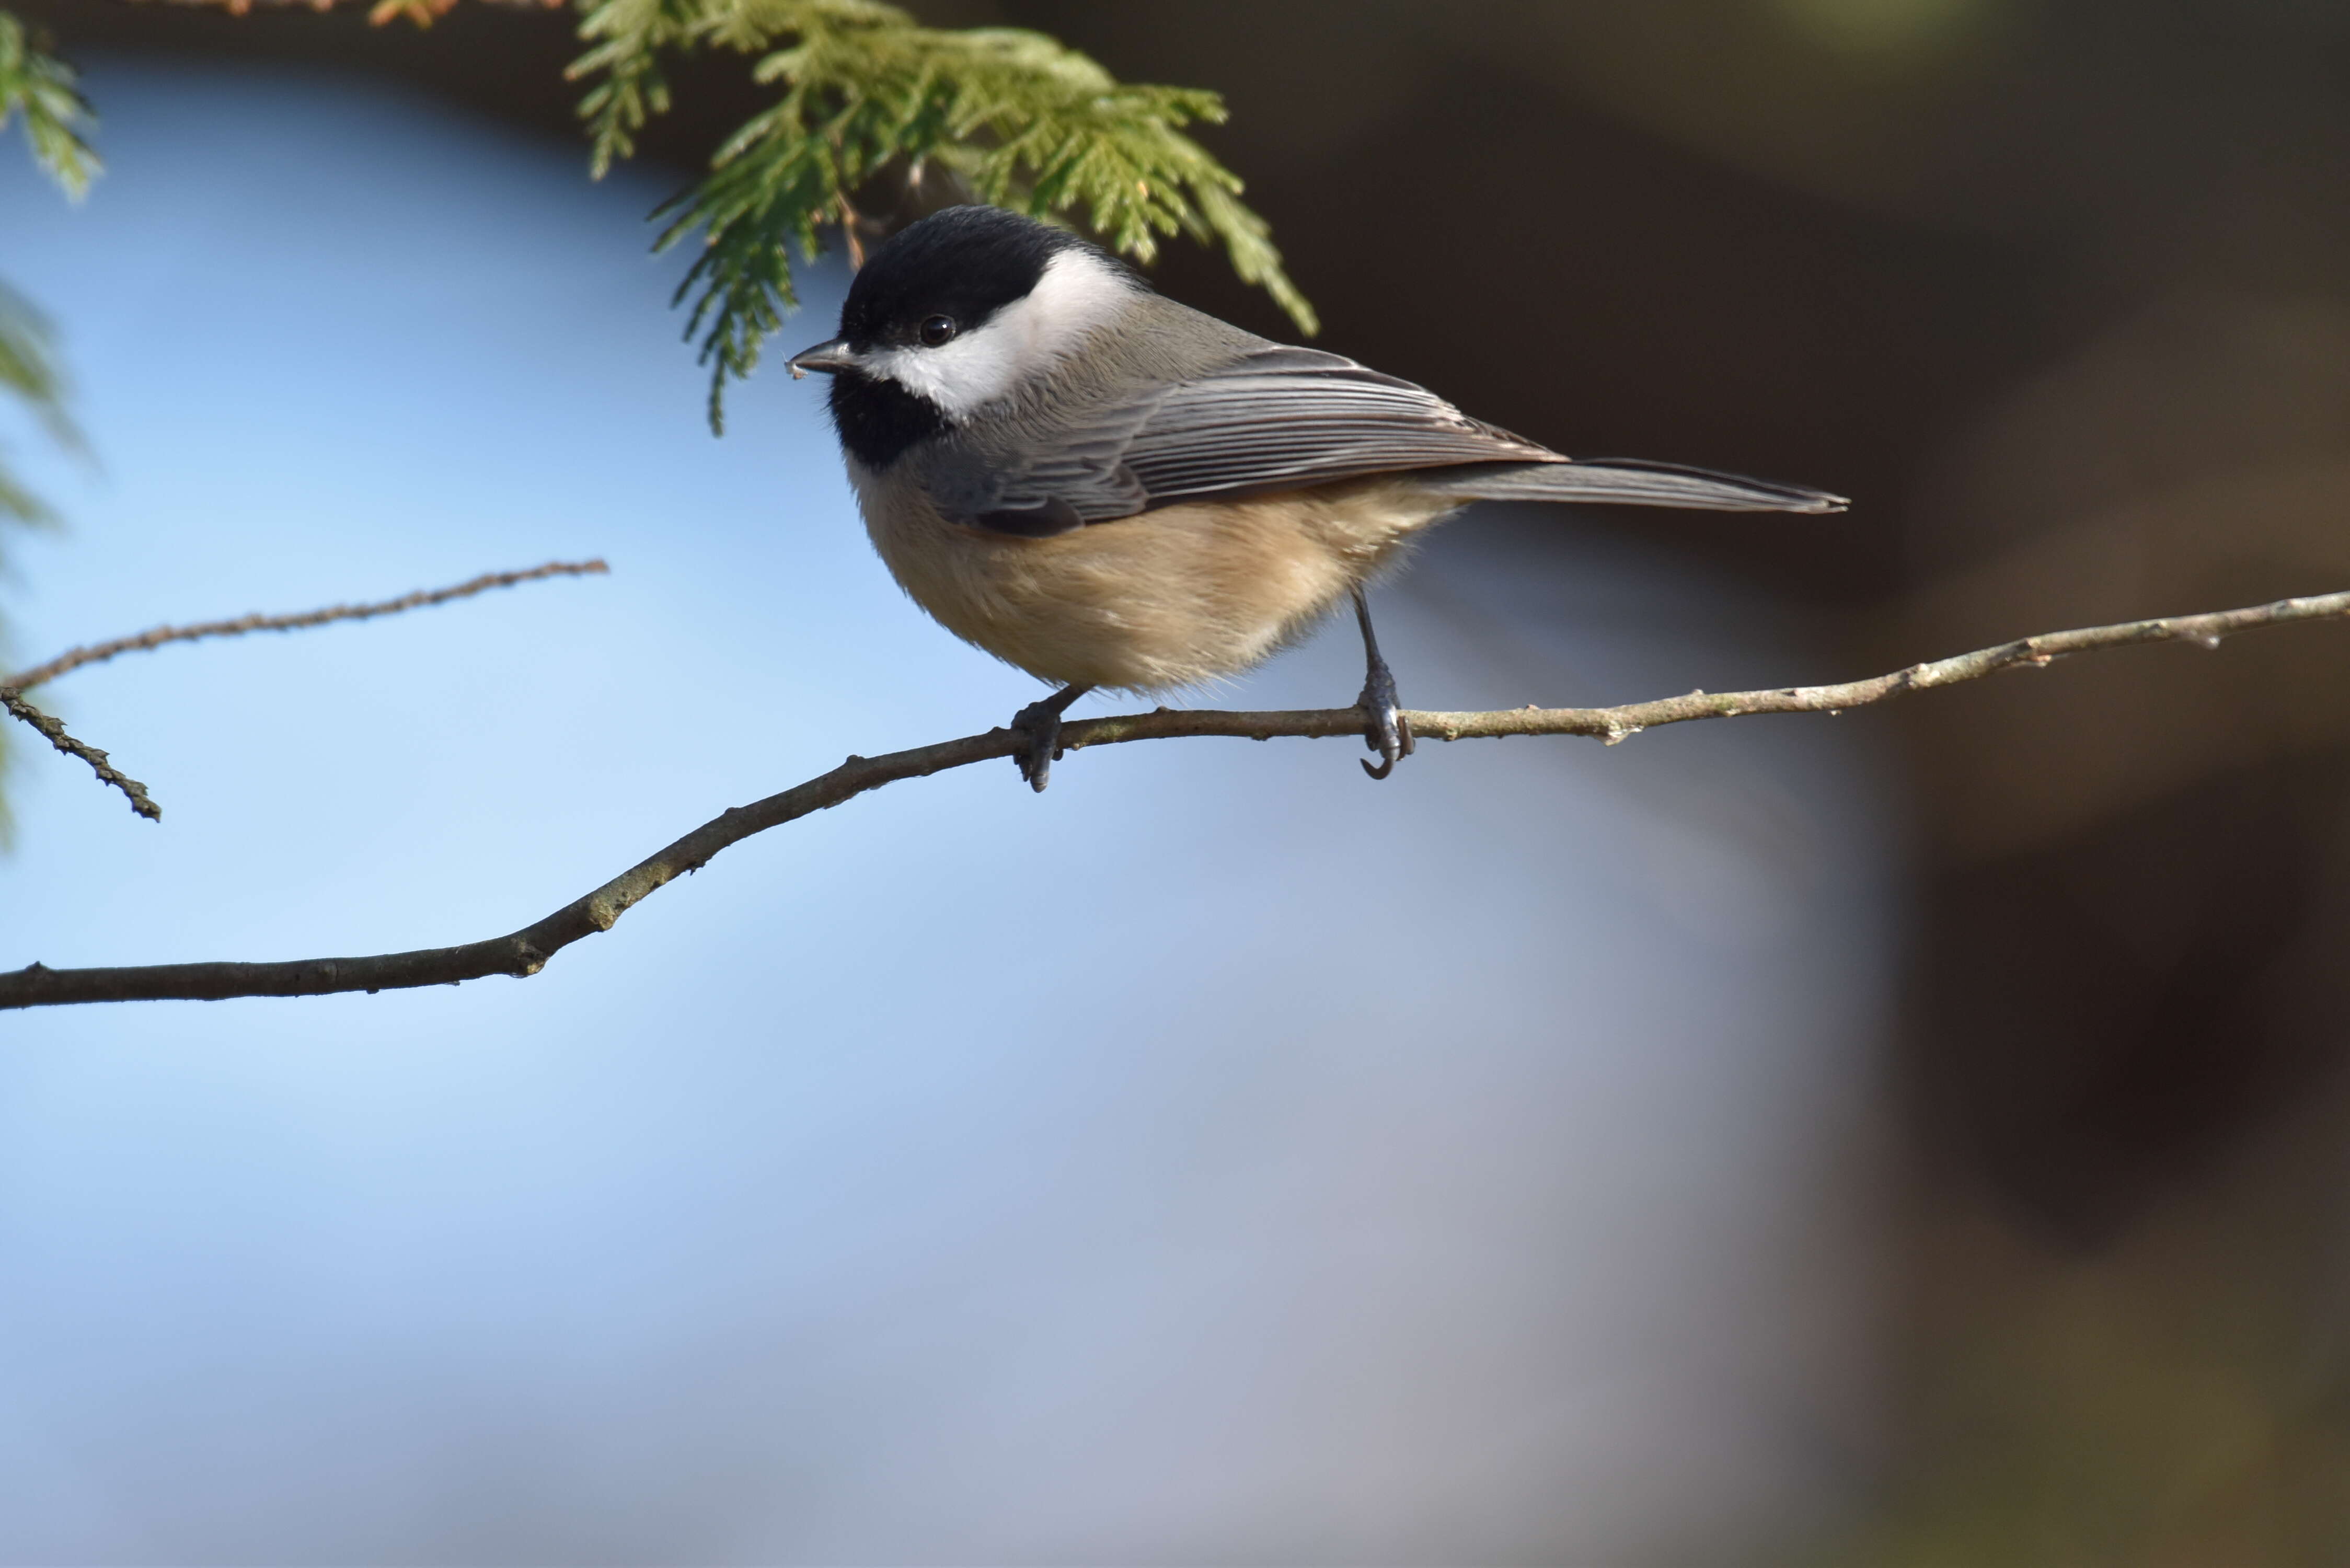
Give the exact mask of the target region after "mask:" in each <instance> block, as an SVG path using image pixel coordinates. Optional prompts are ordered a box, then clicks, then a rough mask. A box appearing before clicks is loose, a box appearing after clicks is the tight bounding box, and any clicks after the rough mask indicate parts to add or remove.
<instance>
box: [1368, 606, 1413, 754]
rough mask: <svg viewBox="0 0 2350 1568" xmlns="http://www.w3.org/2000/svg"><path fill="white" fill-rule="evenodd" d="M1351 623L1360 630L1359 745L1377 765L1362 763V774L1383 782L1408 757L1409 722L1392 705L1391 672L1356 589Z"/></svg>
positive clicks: (1394, 703) (1394, 702)
mask: <svg viewBox="0 0 2350 1568" xmlns="http://www.w3.org/2000/svg"><path fill="white" fill-rule="evenodd" d="M1355 623H1356V624H1357V626H1360V627H1361V628H1363V659H1364V660H1365V670H1364V674H1363V694H1362V696H1360V697H1359V698H1357V699H1356V704H1355V705H1356V706H1357V707H1358V708H1360V709H1362V711H1363V744H1365V745H1367V746H1368V747H1369V748H1370V749H1371V750H1373V751H1375V752H1377V753H1378V754H1379V765H1378V767H1373V766H1371V764H1370V763H1364V764H1363V771H1364V772H1365V773H1367V774H1370V775H1371V776H1372V777H1373V778H1375V779H1383V778H1385V777H1387V776H1388V774H1391V773H1393V772H1395V765H1396V763H1399V762H1400V761H1401V760H1402V759H1404V758H1405V757H1408V756H1409V755H1411V746H1412V742H1411V722H1410V721H1409V719H1406V718H1405V717H1404V716H1403V710H1402V709H1401V708H1400V707H1399V706H1398V705H1397V703H1396V683H1395V671H1394V670H1389V669H1388V661H1387V660H1386V659H1381V658H1380V657H1379V639H1378V638H1377V637H1375V636H1373V635H1372V633H1371V607H1370V605H1369V603H1368V602H1367V600H1365V599H1364V597H1363V590H1362V589H1360V588H1357V589H1356V590H1355Z"/></svg>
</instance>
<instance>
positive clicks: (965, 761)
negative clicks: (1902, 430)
mask: <svg viewBox="0 0 2350 1568" xmlns="http://www.w3.org/2000/svg"><path fill="white" fill-rule="evenodd" d="M2344 618H2350V592H2344V593H2337V594H2325V595H2321V596H2318V597H2311V598H2295V599H2280V600H2278V601H2277V602H2276V603H2274V604H2266V605H2256V606H2253V607H2251V608H2248V609H2236V610H2220V611H2217V612H2215V613H2213V614H2210V615H2193V616H2172V617H2168V618H2165V619H2160V620H2134V621H2124V622H2122V623H2121V624H2119V625H2116V626H2096V627H2088V628H2084V629H2081V630H2078V631H2056V632H2047V633H2043V635H2041V636H2038V637H2027V638H2023V639H2020V640H2018V641H2015V642H2004V643H2002V644H2000V645H1999V646H1998V647H1996V648H1986V649H1978V650H1976V651H1975V652H1972V653H1961V654H1960V655H1958V656H1957V657H1955V658H1951V659H1936V660H1934V661H1933V662H1931V663H1928V664H1913V665H1911V666H1909V668H1908V669H1907V670H1895V671H1893V672H1892V673H1891V674H1888V675H1879V676H1876V677H1873V678H1871V679H1869V680H1848V681H1844V682H1841V683H1839V684H1836V685H1833V686H1783V687H1778V688H1775V689H1773V690H1768V691H1721V692H1704V691H1692V692H1690V693H1689V694H1688V695H1687V696H1685V697H1665V698H1660V699H1659V700H1658V701H1653V702H1634V703H1629V704H1627V705H1626V706H1624V707H1620V708H1513V709H1504V710H1499V711H1492V712H1484V713H1425V712H1416V713H1410V714H1408V715H1407V717H1408V718H1409V720H1410V722H1411V728H1412V732H1413V733H1414V734H1416V735H1418V736H1419V738H1420V739H1422V740H1430V741H1466V740H1472V739H1479V738H1484V737H1492V736H1504V735H1591V736H1596V737H1597V738H1599V739H1601V740H1603V741H1606V742H1607V743H1608V744H1610V745H1613V744H1615V743H1616V742H1618V741H1623V740H1627V739H1629V738H1630V737H1631V736H1633V735H1637V734H1638V733H1639V732H1641V731H1643V730H1648V729H1654V728H1656V727H1657V726H1658V725H1660V724H1680V723H1687V722H1690V721H1692V720H1697V719H1730V718H1736V717H1739V716H1741V715H1743V714H1748V713H1820V712H1828V713H1833V712H1839V711H1843V710H1844V709H1846V708H1860V707H1866V706H1867V705H1868V704H1869V703H1872V702H1882V701H1886V700H1887V699H1888V698H1892V697H1898V696H1900V695H1901V694H1902V693H1904V692H1908V691H1925V690H1927V689H1929V688H1930V687H1936V686H1951V685H1956V684H1957V683H1959V682H1960V681H1963V680H1980V679H1981V677H1983V676H1986V675H1990V674H1992V673H1994V672H1995V671H1998V670H2011V669H2015V668H2017V667H2026V668H2028V667H2032V666H2038V665H2046V664H2048V663H2050V662H2052V661H2053V660H2055V659H2062V658H2064V657H2065V656H2066V655H2068V654H2074V653H2087V652H2090V651H2092V650H2094V649H2106V648H2127V647H2131V646H2133V645H2135V644H2137V643H2145V642H2199V643H2201V644H2203V645H2204V646H2206V647H2210V648H2217V647H2218V646H2219V645H2220V639H2222V638H2225V637H2229V636H2230V635H2232V634H2234V633H2236V632H2240V631H2250V630H2252V629H2254V628H2259V627H2265V626H2282V625H2285V624H2287V623H2289V622H2293V621H2304V620H2339V619H2344ZM1362 732H1363V715H1362V712H1361V711H1360V710H1359V709H1355V708H1323V709H1305V710H1298V711H1288V712H1276V713H1229V712H1181V711H1170V710H1169V709H1165V708H1161V709H1159V710H1158V711H1155V712H1150V713H1132V714H1126V715H1123V716H1120V717H1118V718H1110V719H1085V720H1076V721H1072V722H1070V723H1068V724H1067V725H1066V727H1065V728H1064V729H1063V730H1062V732H1061V743H1062V747H1063V749H1064V750H1065V751H1076V750H1080V749H1082V748H1084V747H1087V746H1107V745H1116V744H1119V743H1122V742H1128V741H1158V740H1167V739H1171V738H1173V737H1175V736H1179V735H1227V736H1233V737H1238V738H1242V739H1246V740H1253V741H1263V740H1270V739H1272V738H1273V737H1274V736H1276V735H1283V736H1305V737H1327V736H1334V735H1337V736H1344V735H1353V736H1360V735H1361V734H1362ZM1023 739H1024V738H1023V737H1022V736H1020V735H1017V734H1014V732H1011V731H1009V730H990V731H989V732H987V733H985V734H983V735H966V736H964V737H963V738H962V739H961V740H958V741H942V742H939V743H938V744H936V745H931V746H917V747H915V748H914V749H913V750H911V751H906V752H893V753H889V755H888V756H882V757H850V758H849V759H848V760H847V761H846V762H844V763H841V764H840V766H838V767H837V768H835V769H833V770H832V771H831V772H830V773H827V774H821V775H819V776H817V777H816V778H812V779H810V780H808V781H807V782H806V784H796V785H795V786H793V787H792V788H790V789H787V790H785V791H784V792H783V793H782V794H772V795H769V796H768V797H767V798H766V799H764V800H762V801H755V802H754V803H753V804H751V805H742V806H734V807H733V808H731V809H729V810H727V811H726V812H724V813H723V814H721V815H719V816H717V817H715V818H713V819H712V820H711V821H709V822H705V823H703V824H702V826H700V827H697V828H695V829H694V830H693V831H692V832H691V833H689V834H687V835H686V836H684V837H682V838H681V839H679V840H678V841H677V842H676V843H674V844H671V845H670V846H668V847H667V848H665V849H662V850H660V852H659V853H657V854H655V855H652V856H650V857H648V858H646V859H644V860H641V861H639V862H638V863H637V864H636V865H634V866H632V867H629V869H628V870H626V871H623V872H622V873H620V875H619V876H618V877H613V878H612V879H611V880H610V881H608V882H607V883H605V884H604V885H603V886H602V887H600V888H597V889H596V890H595V891H594V892H592V893H589V894H587V896H586V897H585V898H577V899H574V900H573V901H572V902H570V903H568V904H566V905H565V906H564V907H563V908H561V909H557V910H556V911H555V912H554V913H553V914H551V915H549V916H547V917H546V919H543V920H539V921H537V922H536V923H535V924H533V925H528V926H525V927H524V928H523V929H521V930H518V931H515V932H513V933H511V934H509V935H507V936H503V937H492V938H490V939H489V940H485V941H478V942H467V943H465V944H463V946H459V947H450V948H421V949H418V950H415V951H413V952H403V953H382V954H378V955H376V956H374V957H371V958H342V959H297V960H295V961H290V962H285V963H178V964H150V965H143V966H140V967H137V968H130V969H65V970H58V969H47V968H45V967H43V966H42V965H40V964H38V963H35V964H31V965H28V966H27V967H26V968H24V969H21V970H16V971H13V972H9V973H5V974H0V1008H11V1007H47V1006H56V1005H59V1004H62V1003H66V1002H161V1001H172V1000H180V1001H194V1002H211V1001H218V1000H222V999H224V998H227V997H233V996H318V995H325V994H328V993H329V992H347V991H365V992H377V991H390V990H397V989H400V988H401V987H406V986H417V985H454V984H456V983H457V982H459V981H468V980H479V979H481V978H483V977H484V976H485V975H493V974H506V975H515V976H517V977H520V976H525V975H533V974H536V973H537V972H538V971H540V970H541V969H543V968H545V967H546V961H547V960H549V959H551V958H553V957H554V956H555V955H556V953H557V952H559V951H561V950H563V949H565V948H567V947H568V946H570V945H571V944H572V943H573V942H576V941H577V940H580V939H581V938H582V937H587V936H592V935H594V934H595V933H596V932H598V931H608V930H610V929H612V927H613V925H614V924H615V923H616V922H617V921H618V920H619V918H620V917H621V916H622V915H624V914H626V913H628V912H629V909H632V908H633V907H635V906H636V905H638V904H639V903H641V902H643V901H644V900H645V899H646V898H650V897H651V896H652V895H653V894H654V893H656V892H659V891H660V889H661V888H664V887H666V886H668V885H669V884H670V883H671V882H673V881H675V880H676V879H677V878H678V877H682V876H684V875H685V874H686V873H688V872H690V871H697V870H699V869H701V868H702V867H703V866H705V865H707V864H708V863H709V861H710V859H711V857H712V856H714V855H716V854H717V853H718V852H719V851H720V850H722V849H724V848H726V847H727V846H730V845H733V844H739V843H741V842H742V841H743V839H745V838H748V837H750V836H753V835H754V834H758V833H764V832H765V831H766V830H767V829H769V828H771V827H779V826H782V825H783V824H785V823H787V822H791V821H794V820H795V819H796V818H799V817H803V816H806V815H808V814H809V813H811V812H816V811H822V810H824V809H826V808H827V807H828V806H835V805H839V804H841V802H843V801H846V800H850V799H853V798H855V797H856V796H858V795H860V794H865V793H866V792H867V791H868V790H876V789H879V788H880V787H881V786H882V785H884V784H895V783H896V782H898V781H899V779H912V778H923V777H926V776H928V775H929V774H935V773H942V772H944V771H945V770H947V769H949V768H960V767H966V766H969V765H970V764H971V763H983V762H987V761H990V760H992V759H994V758H999V757H1008V756H1011V755H1013V754H1014V753H1015V752H1017V751H1018V750H1019V749H1020V747H1021V744H1022V742H1023Z"/></svg>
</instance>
